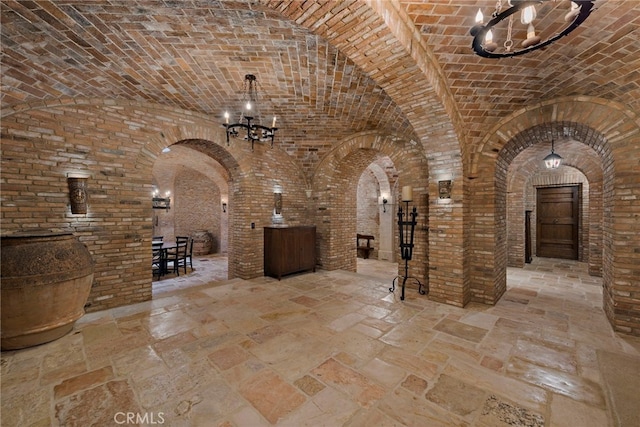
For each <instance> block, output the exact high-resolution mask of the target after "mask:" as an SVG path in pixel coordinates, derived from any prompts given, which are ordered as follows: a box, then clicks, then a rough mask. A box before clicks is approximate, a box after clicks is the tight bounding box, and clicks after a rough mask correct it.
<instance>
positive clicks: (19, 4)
mask: <svg viewBox="0 0 640 427" xmlns="http://www.w3.org/2000/svg"><path fill="white" fill-rule="evenodd" d="M383 3H385V2H383ZM495 4H496V1H495V0H485V1H463V0H436V1H418V0H400V1H399V2H393V1H391V0H389V2H387V3H386V4H385V7H389V8H393V7H397V6H399V7H400V9H399V10H398V13H399V16H403V17H404V18H405V19H406V20H408V21H410V22H409V25H412V26H415V28H416V29H417V31H418V32H419V34H420V37H422V38H423V40H424V42H425V43H426V46H427V52H426V54H428V55H433V58H435V62H436V68H440V71H439V72H438V73H437V76H438V77H437V78H439V79H444V80H445V84H446V86H447V87H449V94H450V95H448V96H451V97H452V98H453V102H452V103H451V105H449V106H448V107H449V108H448V109H447V110H446V111H447V114H449V115H450V116H451V115H455V114H458V115H459V119H458V123H463V124H464V129H463V128H461V127H460V126H458V127H457V128H456V132H457V133H458V135H457V136H458V138H459V139H460V141H463V143H467V144H472V143H474V142H476V141H477V140H478V139H479V138H481V137H482V136H483V134H484V132H485V130H486V129H489V128H490V127H491V126H493V125H495V123H497V121H498V120H499V119H500V118H502V117H504V116H506V115H508V114H510V113H511V112H513V111H515V110H517V109H519V108H522V107H524V106H526V105H527V104H529V103H533V102H537V101H541V100H545V99H552V98H556V97H561V96H569V95H588V96H596V97H602V98H605V99H609V100H614V101H618V102H621V103H623V104H626V105H627V106H628V107H629V108H630V109H631V110H633V111H640V72H639V70H640V31H639V28H640V1H633V0H630V1H613V0H608V1H607V0H597V1H596V11H595V12H593V14H592V15H591V16H590V17H589V18H588V20H587V21H586V22H585V24H584V25H583V26H582V27H580V28H579V29H577V30H576V31H574V33H572V34H571V35H570V36H568V37H565V38H564V39H562V40H560V41H558V42H556V43H555V44H553V45H551V46H550V47H548V48H546V49H544V50H539V51H536V52H534V53H530V54H527V55H524V56H520V57H516V58H506V59H500V60H496V59H484V58H480V57H478V56H477V55H475V54H474V53H473V52H472V51H471V48H470V45H471V37H470V35H469V28H470V27H471V26H472V25H473V18H474V16H475V13H476V12H477V10H478V7H479V6H482V8H483V9H484V11H485V16H488V15H489V14H490V13H491V11H492V8H494V7H495ZM347 7H348V8H349V9H346V8H347ZM556 7H564V8H567V7H568V2H566V1H559V2H552V1H549V2H545V5H544V8H542V9H541V11H540V15H541V17H542V18H541V22H540V23H539V24H538V26H537V30H538V31H539V32H542V33H543V34H544V33H545V32H549V31H551V29H553V28H555V27H557V22H556V21H555V20H553V19H550V17H549V16H548V15H547V14H546V12H551V11H553V9H554V8H556ZM1 8H2V9H1V11H2V30H1V31H2V108H3V110H4V109H6V108H9V107H12V106H14V105H16V104H23V103H34V102H35V103H37V102H42V101H51V100H56V99H63V98H68V97H73V98H96V97H97V98H109V99H123V100H134V101H139V102H146V103H158V104H163V105H169V106H175V107H177V108H181V109H186V110H192V111H196V112H200V113H205V114H208V115H210V116H211V120H212V122H213V123H215V124H218V123H222V121H223V118H222V116H223V113H224V111H225V110H230V111H232V112H239V111H240V108H241V107H240V105H241V103H240V98H241V89H242V84H243V78H244V75H245V74H247V73H252V74H255V75H256V76H257V77H258V81H259V90H260V92H259V94H260V100H261V102H260V112H261V113H262V114H263V115H264V116H266V117H265V118H264V119H263V121H269V122H270V116H271V115H272V114H275V115H277V116H278V117H279V119H278V124H279V126H280V127H281V128H282V132H281V135H282V136H281V138H282V139H281V141H282V142H285V143H290V144H291V145H298V146H304V145H305V144H306V147H307V149H309V147H314V146H317V149H319V150H320V151H322V150H323V149H327V148H329V147H331V145H332V144H334V143H335V142H336V141H338V140H339V139H340V138H344V137H345V136H348V135H350V134H353V133H355V132H359V131H366V130H378V131H380V132H383V133H396V134H400V135H402V136H404V137H406V138H409V139H420V138H422V137H423V136H422V133H424V132H427V131H428V130H427V129H428V128H425V127H424V126H419V125H417V124H416V123H417V120H416V119H414V118H413V117H412V113H411V111H410V110H411V109H413V108H417V109H419V108H422V107H424V108H425V111H430V110H429V108H431V109H432V110H434V111H435V110H437V109H438V108H439V109H441V110H442V108H441V107H433V106H431V105H425V106H420V105H418V104H419V103H420V102H421V101H420V99H424V101H423V102H424V103H425V104H427V103H433V100H432V99H431V98H418V99H411V103H408V102H406V98H410V96H411V94H416V93H417V92H416V88H419V87H425V88H428V89H430V88H431V87H433V86H434V81H433V79H429V78H427V76H425V77H424V81H420V79H421V78H420V77H419V76H418V78H416V76H415V74H411V78H405V79H403V78H402V77H401V76H393V78H392V77H388V78H385V77H384V76H383V75H382V74H376V73H375V72H372V71H371V70H367V72H365V71H364V70H363V69H362V68H361V67H359V66H358V65H356V64H360V62H358V61H357V60H354V58H355V57H356V56H357V55H360V56H364V57H367V56H369V55H374V54H380V53H381V52H368V51H367V50H366V48H363V49H360V50H359V52H358V53H357V54H356V53H355V52H353V51H351V52H350V51H349V50H347V49H345V50H344V52H343V51H340V50H338V49H341V48H342V44H343V43H344V42H349V40H347V36H346V35H347V34H348V27H349V23H350V22H354V23H356V22H358V21H357V19H356V17H354V16H353V15H354V14H357V13H362V11H363V10H365V9H366V12H368V15H370V14H371V10H370V8H369V6H368V5H367V4H366V3H363V2H358V1H344V2H337V1H336V2H327V1H312V0H308V1H295V2H294V1H275V0H260V2H257V1H224V0H223V1H215V0H180V1H177V0H176V1H173V0H164V1H162V0H127V1H125V0H113V1H87V0H76V1H67V0H56V1H11V0H2V1H1ZM345 10H348V11H349V13H345ZM287 11H288V12H289V13H286V12H287ZM340 13H342V15H341V17H340V19H341V21H342V25H334V26H332V27H330V28H329V29H327V30H326V32H325V34H323V33H322V32H321V31H316V29H318V28H319V25H317V22H319V21H323V22H329V21H331V17H332V15H331V14H340ZM368 15H367V16H368ZM309 17H310V18H309ZM307 18H308V19H307ZM352 19H353V21H351V20H352ZM363 19H364V18H363ZM310 20H313V22H309V21H310ZM370 21H371V20H370ZM371 22H374V21H371ZM381 22H382V21H381ZM375 25H377V24H375ZM375 25H374V24H371V25H369V26H367V27H366V30H363V32H362V34H361V36H362V38H363V39H365V41H366V42H367V43H366V44H363V46H380V44H375V43H373V42H372V39H373V38H375V37H377V36H378V34H382V32H381V31H380V30H381V29H380V28H379V27H376V26H375ZM341 29H343V30H341ZM341 31H344V33H342V32H341ZM343 34H344V35H345V36H344V37H343V38H342V39H341V36H342V35H343ZM515 35H516V36H519V33H518V31H516V32H515ZM324 36H326V37H327V38H325V37H324ZM380 37H382V36H380ZM385 40H386V39H385ZM334 46H336V47H334ZM351 47H352V48H354V47H357V46H356V45H355V43H352V45H351ZM375 49H378V50H380V48H379V47H375ZM354 50H358V49H354ZM415 59H416V58H414V60H415ZM416 80H418V81H416ZM403 85H404V92H405V93H406V94H407V96H406V97H405V96H402V93H403V91H402V89H403ZM408 104H409V105H408ZM267 117H268V118H267ZM434 117H435V116H434ZM421 120H428V118H426V119H425V118H422V119H421ZM434 120H435V119H434ZM438 120H439V119H438ZM454 127H455V126H454ZM463 151H464V150H463Z"/></svg>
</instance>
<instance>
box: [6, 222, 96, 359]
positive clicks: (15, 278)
mask: <svg viewBox="0 0 640 427" xmlns="http://www.w3.org/2000/svg"><path fill="white" fill-rule="evenodd" d="M0 239H1V240H0V242H1V244H2V248H1V250H2V256H1V258H2V260H1V261H2V264H1V266H0V268H1V270H2V273H1V282H0V290H1V291H2V312H1V317H2V324H1V327H2V350H15V349H19V348H24V347H30V346H34V345H38V344H42V343H45V342H49V341H53V340H55V339H58V338H60V337H62V336H63V335H65V334H66V333H68V332H69V331H71V329H72V328H73V325H74V323H75V322H76V320H78V319H79V318H80V317H82V316H83V315H84V305H85V304H86V302H87V299H88V298H89V291H90V290H91V284H92V282H93V260H92V258H91V254H90V253H89V250H88V249H87V248H86V247H85V246H84V244H82V243H81V242H80V241H79V240H77V239H76V238H75V237H74V236H73V234H72V233H70V232H64V231H61V232H55V231H51V230H36V231H28V232H20V233H15V234H11V235H5V236H2V237H1V238H0Z"/></svg>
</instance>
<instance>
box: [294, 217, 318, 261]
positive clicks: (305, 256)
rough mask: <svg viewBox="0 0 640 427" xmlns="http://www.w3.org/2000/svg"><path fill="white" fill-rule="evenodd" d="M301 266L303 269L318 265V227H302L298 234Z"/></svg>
mask: <svg viewBox="0 0 640 427" xmlns="http://www.w3.org/2000/svg"><path fill="white" fill-rule="evenodd" d="M298 243H299V247H298V254H299V257H300V259H299V262H300V264H299V268H300V269H301V270H308V269H314V270H315V266H316V229H315V227H305V228H301V229H300V233H299V236H298Z"/></svg>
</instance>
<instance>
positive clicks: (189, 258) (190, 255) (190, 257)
mask: <svg viewBox="0 0 640 427" xmlns="http://www.w3.org/2000/svg"><path fill="white" fill-rule="evenodd" d="M187 262H188V263H189V267H190V268H191V270H192V271H193V239H190V240H189V249H188V250H187Z"/></svg>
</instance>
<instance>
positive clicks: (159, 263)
mask: <svg viewBox="0 0 640 427" xmlns="http://www.w3.org/2000/svg"><path fill="white" fill-rule="evenodd" d="M151 253H152V256H151V274H152V275H153V276H155V275H156V274H157V275H158V279H160V277H162V276H163V275H164V273H165V269H166V263H165V256H164V254H165V252H164V250H163V249H162V244H160V245H155V244H154V245H153V248H152V252H151Z"/></svg>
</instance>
